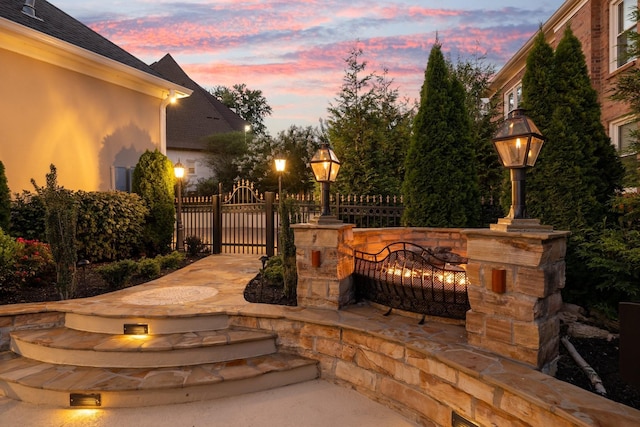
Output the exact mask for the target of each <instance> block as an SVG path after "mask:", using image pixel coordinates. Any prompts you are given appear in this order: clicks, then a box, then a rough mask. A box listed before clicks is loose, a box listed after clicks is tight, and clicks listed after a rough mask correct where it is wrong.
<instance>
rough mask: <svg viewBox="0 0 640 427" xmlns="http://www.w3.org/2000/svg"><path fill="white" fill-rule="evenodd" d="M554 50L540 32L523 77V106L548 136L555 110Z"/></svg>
mask: <svg viewBox="0 0 640 427" xmlns="http://www.w3.org/2000/svg"><path fill="white" fill-rule="evenodd" d="M553 69H554V59H553V48H552V47H551V45H550V44H549V43H547V41H546V40H545V38H544V33H543V32H542V31H538V34H537V35H536V38H535V39H534V42H533V46H532V48H531V51H530V52H529V55H528V56H527V65H526V68H525V72H524V76H523V77H522V104H521V105H520V106H521V107H522V108H523V109H525V110H526V114H527V116H529V118H531V120H533V122H534V123H535V124H536V126H538V129H539V130H540V132H541V133H542V134H543V135H546V134H547V130H548V128H549V123H550V122H551V116H552V114H553V109H554V105H555V103H554V101H553V99H554V85H553Z"/></svg>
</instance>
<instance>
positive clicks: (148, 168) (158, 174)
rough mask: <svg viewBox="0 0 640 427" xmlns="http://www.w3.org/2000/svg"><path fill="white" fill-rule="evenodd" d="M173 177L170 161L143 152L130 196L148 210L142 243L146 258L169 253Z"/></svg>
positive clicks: (171, 225)
mask: <svg viewBox="0 0 640 427" xmlns="http://www.w3.org/2000/svg"><path fill="white" fill-rule="evenodd" d="M175 181H176V178H175V175H174V173H173V164H172V163H171V160H169V159H168V158H167V156H165V155H164V154H162V153H160V151H158V150H154V151H149V150H147V151H145V152H144V153H142V155H141V156H140V159H139V160H138V164H137V165H136V168H135V169H134V171H133V182H132V188H133V192H134V193H136V194H138V195H139V196H140V197H141V198H142V200H144V202H145V204H146V205H147V207H148V208H149V213H148V215H147V217H146V220H145V228H144V233H143V241H144V242H145V248H144V250H145V253H146V255H147V256H153V255H156V254H164V253H167V252H169V250H170V245H171V239H172V236H173V229H174V224H175V220H176V216H175V207H174V185H175Z"/></svg>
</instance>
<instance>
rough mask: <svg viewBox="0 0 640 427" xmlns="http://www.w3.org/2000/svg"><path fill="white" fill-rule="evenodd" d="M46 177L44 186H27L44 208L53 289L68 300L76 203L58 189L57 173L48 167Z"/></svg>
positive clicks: (70, 194) (72, 286)
mask: <svg viewBox="0 0 640 427" xmlns="http://www.w3.org/2000/svg"><path fill="white" fill-rule="evenodd" d="M49 169H50V172H49V173H48V174H47V175H46V181H47V183H46V185H45V186H44V187H38V186H37V185H36V182H35V181H34V180H33V179H32V180H31V183H32V184H33V186H34V188H35V189H36V191H37V192H38V195H39V196H40V197H42V202H43V204H44V206H45V230H46V232H47V242H48V243H49V245H50V248H51V254H52V255H53V260H54V262H55V264H56V287H57V289H58V292H59V293H60V298H62V299H67V298H72V297H73V294H74V293H75V290H76V283H77V282H76V263H77V261H78V250H77V241H76V225H77V219H78V206H77V199H76V197H75V195H74V193H73V192H72V191H70V190H66V189H64V188H63V187H61V186H59V185H58V172H57V170H56V167H55V166H54V165H53V164H52V165H51V166H50V167H49Z"/></svg>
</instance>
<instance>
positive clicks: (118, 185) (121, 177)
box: [111, 166, 135, 193]
mask: <svg viewBox="0 0 640 427" xmlns="http://www.w3.org/2000/svg"><path fill="white" fill-rule="evenodd" d="M134 169H135V168H128V167H125V166H114V167H112V168H111V175H112V176H111V180H112V182H111V187H112V188H113V189H114V190H118V191H126V192H127V193H131V183H132V180H133V170H134Z"/></svg>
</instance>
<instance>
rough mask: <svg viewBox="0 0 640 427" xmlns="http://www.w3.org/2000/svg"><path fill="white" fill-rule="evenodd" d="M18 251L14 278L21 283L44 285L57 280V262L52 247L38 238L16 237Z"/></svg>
mask: <svg viewBox="0 0 640 427" xmlns="http://www.w3.org/2000/svg"><path fill="white" fill-rule="evenodd" d="M16 243H17V244H18V252H17V256H16V261H15V264H14V273H13V274H14V279H15V281H16V283H17V284H19V285H26V286H43V285H50V284H51V283H53V282H54V281H55V277H56V264H55V262H54V261H53V255H52V254H51V248H50V247H49V245H48V244H46V243H43V242H40V241H38V240H25V239H23V238H22V237H19V238H17V239H16Z"/></svg>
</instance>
